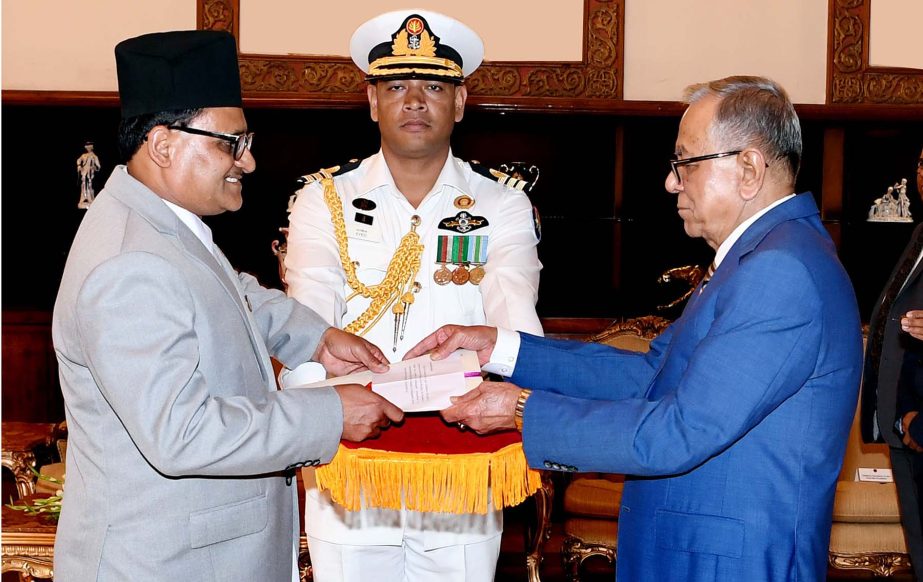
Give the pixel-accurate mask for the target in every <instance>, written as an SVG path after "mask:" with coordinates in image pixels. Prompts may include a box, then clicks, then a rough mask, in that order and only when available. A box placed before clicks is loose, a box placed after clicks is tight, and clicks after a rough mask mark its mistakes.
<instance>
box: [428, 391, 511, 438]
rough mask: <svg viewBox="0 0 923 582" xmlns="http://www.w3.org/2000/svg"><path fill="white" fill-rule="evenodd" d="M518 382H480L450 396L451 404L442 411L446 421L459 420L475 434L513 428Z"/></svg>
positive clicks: (454, 421)
mask: <svg viewBox="0 0 923 582" xmlns="http://www.w3.org/2000/svg"><path fill="white" fill-rule="evenodd" d="M519 392H520V388H519V386H516V385H515V384H510V383H509V382H481V384H480V385H478V387H477V388H475V389H474V390H472V391H470V392H468V393H466V394H463V395H461V396H457V397H454V398H452V406H450V407H448V408H446V409H445V410H443V411H441V412H440V414H441V415H442V418H443V419H445V421H446V422H452V423H461V424H462V425H466V426H468V427H469V428H470V429H471V430H473V431H474V432H476V433H478V434H486V433H491V432H496V431H498V430H504V429H509V428H516V421H515V419H514V418H513V416H514V415H515V413H516V401H517V400H518V399H519Z"/></svg>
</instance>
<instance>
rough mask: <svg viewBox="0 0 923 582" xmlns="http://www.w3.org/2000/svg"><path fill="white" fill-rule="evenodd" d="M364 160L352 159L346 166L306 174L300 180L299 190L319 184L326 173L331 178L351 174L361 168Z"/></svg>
mask: <svg viewBox="0 0 923 582" xmlns="http://www.w3.org/2000/svg"><path fill="white" fill-rule="evenodd" d="M361 162H362V160H357V159H352V160H349V161H348V162H346V163H345V164H342V165H339V166H332V167H330V168H324V169H322V170H318V171H317V172H314V173H313V174H305V175H304V176H302V177H300V178H298V184H299V186H298V187H299V188H301V187H303V186H307V185H308V184H313V183H314V182H319V181H321V180H322V179H323V177H324V176H323V175H324V174H325V173H326V174H328V175H330V176H340V175H342V174H345V173H346V172H351V171H353V170H355V169H356V168H358V167H359V164H360V163H361Z"/></svg>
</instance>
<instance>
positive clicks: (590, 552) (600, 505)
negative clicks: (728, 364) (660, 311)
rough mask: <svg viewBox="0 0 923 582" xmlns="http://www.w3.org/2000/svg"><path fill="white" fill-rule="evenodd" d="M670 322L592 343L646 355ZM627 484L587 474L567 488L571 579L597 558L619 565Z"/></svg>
mask: <svg viewBox="0 0 923 582" xmlns="http://www.w3.org/2000/svg"><path fill="white" fill-rule="evenodd" d="M669 323H670V322H669V320H667V319H664V318H662V317H657V316H654V315H649V316H644V317H638V318H635V319H628V320H624V321H617V322H615V323H613V324H611V325H610V326H609V327H608V328H606V329H605V330H604V331H602V332H601V333H599V334H597V335H595V336H593V337H592V338H590V340H589V341H595V342H599V343H604V344H607V345H611V346H614V347H617V348H621V349H625V350H632V351H637V352H646V351H647V349H648V346H649V344H650V342H651V340H652V339H654V338H655V337H657V335H659V334H660V332H662V331H663V330H664V329H665V328H666V327H667V325H669ZM623 484H624V477H623V476H622V475H611V474H605V473H583V474H579V475H576V476H575V477H574V478H573V479H572V480H571V481H570V483H568V485H567V486H566V488H565V489H564V541H563V544H562V547H561V561H562V564H563V566H564V571H565V572H566V573H567V574H568V576H569V578H570V579H571V580H574V581H577V580H579V579H580V568H581V565H582V564H583V562H584V561H585V560H587V559H588V558H591V557H593V556H602V557H603V558H605V559H606V560H607V561H608V562H609V564H610V565H612V566H613V567H614V566H615V562H616V547H617V545H618V535H619V524H618V517H619V506H620V505H621V502H622V487H623Z"/></svg>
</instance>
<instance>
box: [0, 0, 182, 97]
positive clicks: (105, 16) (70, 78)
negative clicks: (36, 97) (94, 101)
mask: <svg viewBox="0 0 923 582" xmlns="http://www.w3.org/2000/svg"><path fill="white" fill-rule="evenodd" d="M0 19H2V25H3V26H2V41H3V42H2V51H3V88H4V89H47V90H62V91H115V90H116V80H115V57H114V56H113V48H114V47H115V45H116V44H117V43H118V42H119V41H120V40H123V39H125V38H128V37H131V36H136V35H139V34H143V33H145V32H155V31H161V30H171V29H182V28H195V22H196V6H195V2H194V0H157V1H156V2H138V1H136V0H127V1H126V0H73V1H68V0H2V15H0Z"/></svg>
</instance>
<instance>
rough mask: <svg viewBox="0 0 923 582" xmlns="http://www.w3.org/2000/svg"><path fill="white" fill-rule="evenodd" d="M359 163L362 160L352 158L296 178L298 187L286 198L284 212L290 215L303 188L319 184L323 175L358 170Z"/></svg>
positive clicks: (337, 174) (335, 174)
mask: <svg viewBox="0 0 923 582" xmlns="http://www.w3.org/2000/svg"><path fill="white" fill-rule="evenodd" d="M360 163H362V160H357V159H355V158H354V159H352V160H349V161H348V162H346V163H345V164H342V165H339V166H332V167H330V168H324V169H322V170H318V171H317V172H314V173H313V174H305V175H304V176H302V177H300V178H298V187H297V188H296V189H295V193H294V194H292V195H291V196H289V197H288V209H287V210H286V212H289V213H291V211H292V208H293V207H294V206H295V200H297V199H298V194H299V193H301V190H302V189H303V188H304V187H305V186H307V185H309V184H313V183H314V182H320V181H321V180H323V179H324V174H326V175H328V176H331V177H333V176H341V175H343V174H345V173H346V172H351V171H353V170H355V169H356V168H358V167H359V164H360Z"/></svg>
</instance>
